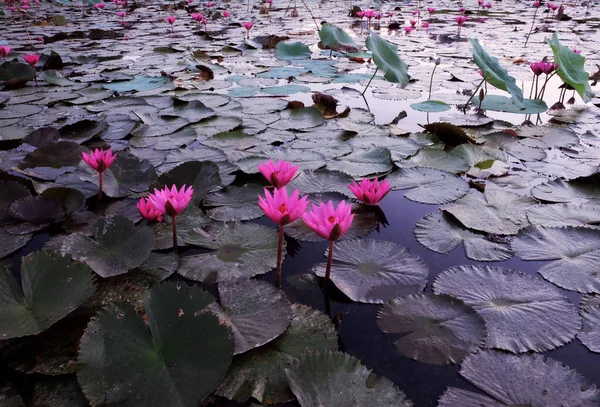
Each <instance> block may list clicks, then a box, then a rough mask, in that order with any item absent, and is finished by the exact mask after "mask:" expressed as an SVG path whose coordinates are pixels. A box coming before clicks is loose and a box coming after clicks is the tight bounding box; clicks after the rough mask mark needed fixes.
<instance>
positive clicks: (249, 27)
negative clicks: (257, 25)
mask: <svg viewBox="0 0 600 407" xmlns="http://www.w3.org/2000/svg"><path fill="white" fill-rule="evenodd" d="M253 25H254V23H253V22H251V21H246V22H245V23H242V26H243V27H244V28H245V29H246V38H250V29H251V28H252V26H253Z"/></svg>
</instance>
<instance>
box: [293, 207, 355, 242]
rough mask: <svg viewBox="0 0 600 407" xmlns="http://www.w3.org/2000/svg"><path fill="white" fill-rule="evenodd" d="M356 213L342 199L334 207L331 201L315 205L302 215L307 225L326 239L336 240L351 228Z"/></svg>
mask: <svg viewBox="0 0 600 407" xmlns="http://www.w3.org/2000/svg"><path fill="white" fill-rule="evenodd" d="M353 219H354V215H353V214H352V211H351V206H350V205H349V204H347V203H346V201H341V202H340V203H339V204H338V206H337V208H334V206H333V203H332V202H331V201H329V202H327V203H323V202H321V203H320V204H319V205H318V206H315V205H313V207H312V210H311V211H310V212H307V213H306V214H304V216H302V220H303V221H304V223H306V226H308V227H309V228H311V229H312V230H313V231H314V232H315V233H316V234H318V235H319V236H321V237H322V238H324V239H327V240H330V241H335V240H338V239H339V238H340V237H342V236H343V235H344V234H345V233H346V232H347V231H348V229H349V228H350V225H351V224H352V220H353Z"/></svg>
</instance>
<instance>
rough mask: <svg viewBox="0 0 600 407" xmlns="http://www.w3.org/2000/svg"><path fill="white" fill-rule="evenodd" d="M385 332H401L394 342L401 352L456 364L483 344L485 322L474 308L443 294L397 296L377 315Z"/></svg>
mask: <svg viewBox="0 0 600 407" xmlns="http://www.w3.org/2000/svg"><path fill="white" fill-rule="evenodd" d="M377 325H379V327H380V328H381V330H383V331H384V332H386V333H399V334H405V335H404V336H402V337H401V338H400V339H398V340H396V342H394V344H395V345H396V349H398V352H400V353H401V354H402V355H404V356H406V357H409V358H412V359H415V360H418V361H420V362H424V363H432V364H436V365H437V364H446V363H460V362H461V361H462V360H463V359H464V358H465V356H467V355H469V354H470V353H471V352H473V351H475V350H477V348H479V346H481V345H483V344H484V343H485V333H486V331H485V322H484V321H483V319H482V318H481V317H480V316H479V315H477V313H476V312H475V310H474V309H473V308H471V307H469V306H467V305H465V304H463V303H462V302H460V301H458V300H455V299H453V298H451V297H448V296H444V295H432V294H428V295H425V294H420V295H408V296H406V297H402V298H397V299H395V300H392V301H390V302H389V303H388V304H386V306H385V307H383V308H382V309H381V311H379V314H378V315H377Z"/></svg>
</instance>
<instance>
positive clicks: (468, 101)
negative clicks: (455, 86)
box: [463, 78, 485, 113]
mask: <svg viewBox="0 0 600 407" xmlns="http://www.w3.org/2000/svg"><path fill="white" fill-rule="evenodd" d="M484 82H485V78H483V80H482V81H481V82H479V85H477V88H476V89H475V92H473V94H472V95H471V97H470V98H469V100H467V103H465V107H464V109H463V113H467V106H469V103H471V100H473V97H475V95H477V91H478V90H479V88H480V87H481V85H483V83H484Z"/></svg>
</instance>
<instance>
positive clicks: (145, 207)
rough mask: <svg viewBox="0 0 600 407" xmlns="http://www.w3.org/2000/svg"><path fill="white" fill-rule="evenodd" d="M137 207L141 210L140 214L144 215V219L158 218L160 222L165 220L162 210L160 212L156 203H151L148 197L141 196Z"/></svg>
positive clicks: (152, 219)
mask: <svg viewBox="0 0 600 407" xmlns="http://www.w3.org/2000/svg"><path fill="white" fill-rule="evenodd" d="M137 208H138V211H140V214H141V215H142V216H143V217H144V219H146V220H149V221H154V220H158V221H159V222H162V220H163V214H162V212H159V211H158V210H157V209H156V208H155V207H154V205H152V204H151V203H150V201H149V200H148V198H141V199H140V200H139V201H138V203H137Z"/></svg>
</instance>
